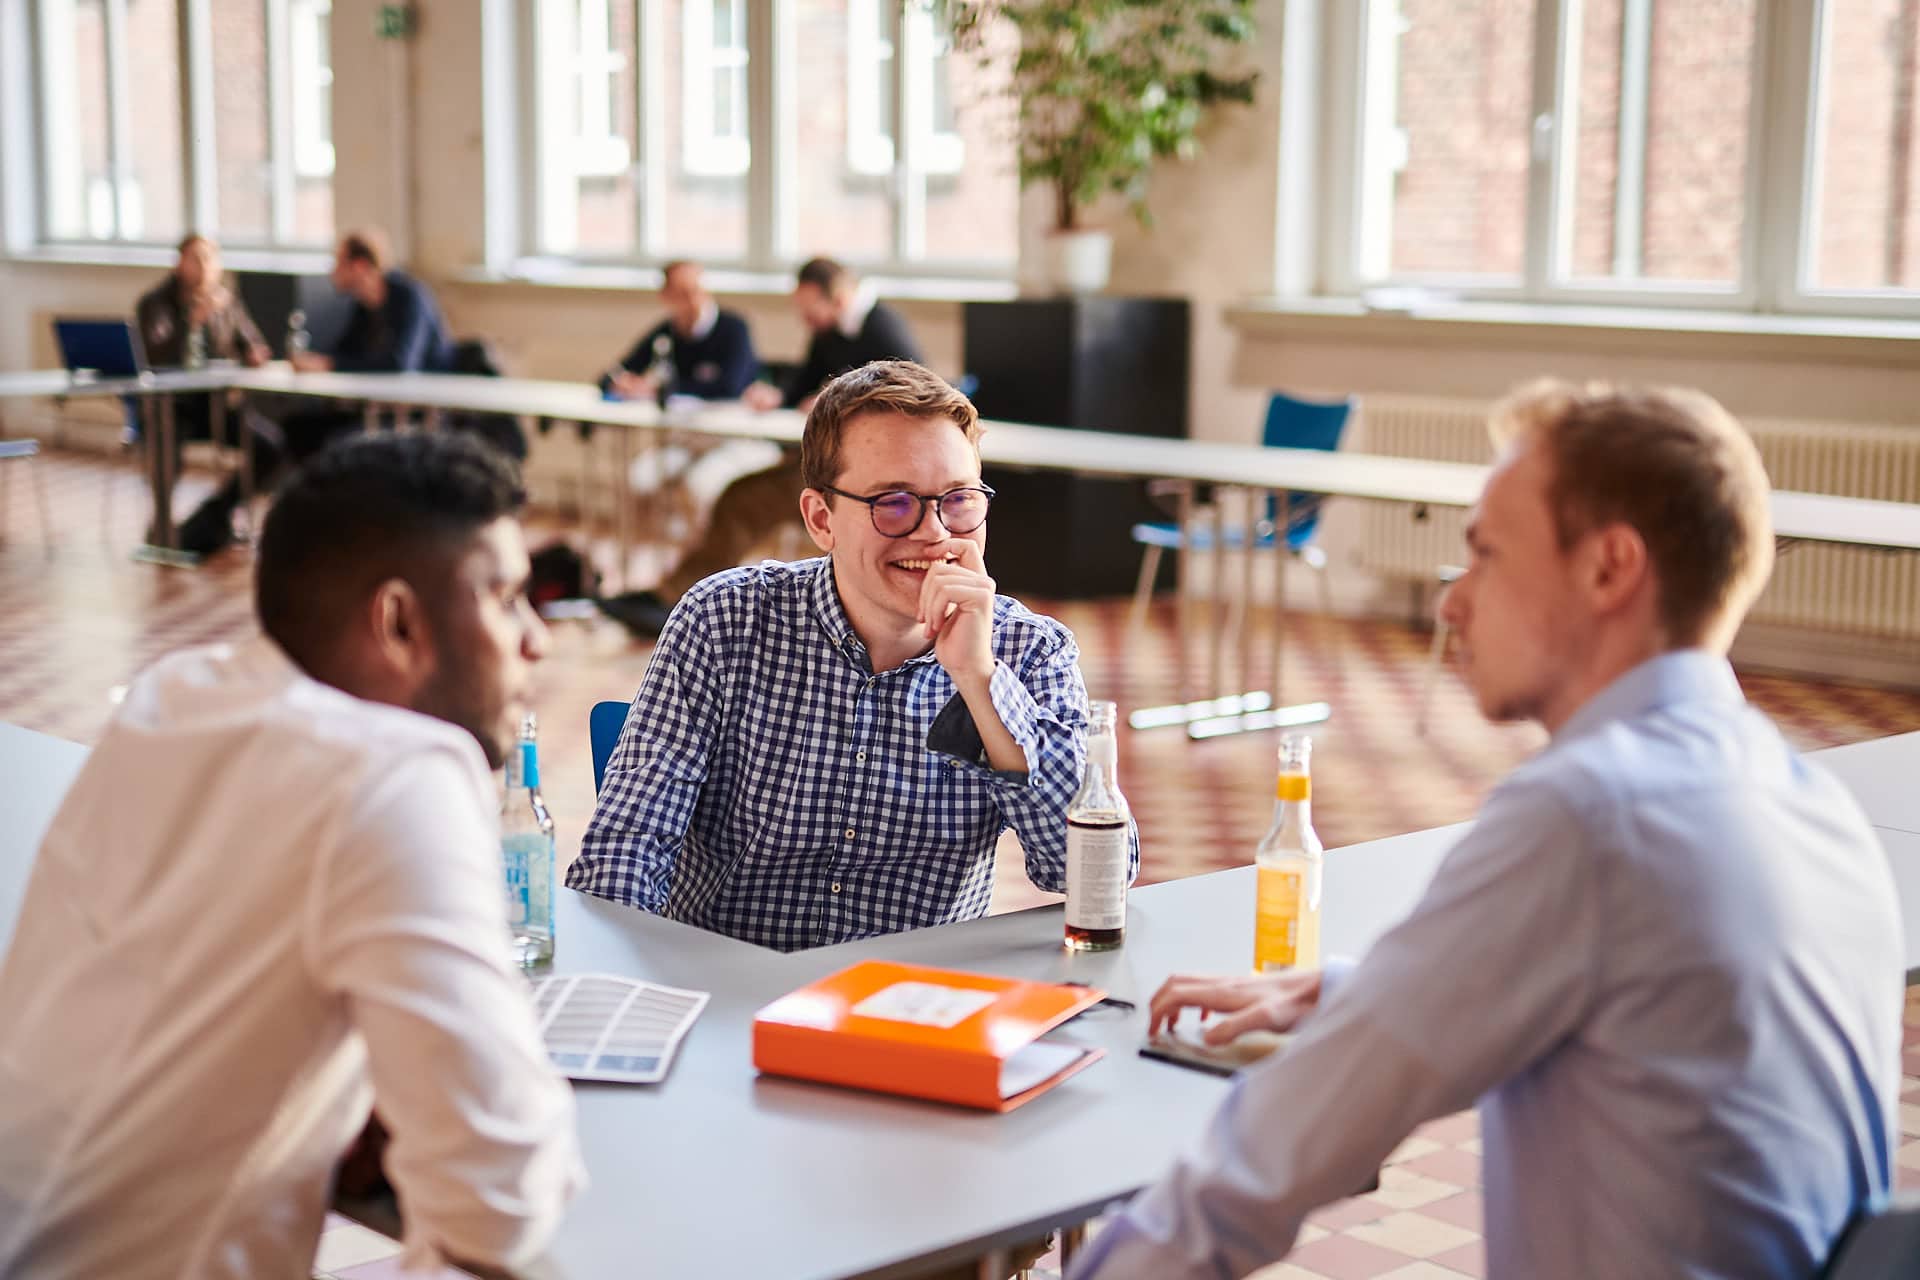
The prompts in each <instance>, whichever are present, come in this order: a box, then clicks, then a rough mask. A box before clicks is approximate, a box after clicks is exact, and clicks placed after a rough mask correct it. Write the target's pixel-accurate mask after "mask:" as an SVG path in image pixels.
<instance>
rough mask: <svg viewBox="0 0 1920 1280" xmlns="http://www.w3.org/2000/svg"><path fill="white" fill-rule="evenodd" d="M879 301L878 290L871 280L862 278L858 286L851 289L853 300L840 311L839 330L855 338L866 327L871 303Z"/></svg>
mask: <svg viewBox="0 0 1920 1280" xmlns="http://www.w3.org/2000/svg"><path fill="white" fill-rule="evenodd" d="M878 301H880V292H879V290H877V289H875V288H874V287H873V285H872V283H871V282H869V281H866V280H862V281H861V282H860V287H859V288H858V289H855V290H854V291H853V301H852V302H850V303H848V304H847V309H846V310H845V311H842V312H841V313H840V332H841V333H843V334H845V335H846V336H847V337H849V338H857V337H859V336H860V331H861V330H862V329H864V328H866V327H867V317H868V316H869V315H870V314H872V312H873V304H874V303H876V302H878Z"/></svg>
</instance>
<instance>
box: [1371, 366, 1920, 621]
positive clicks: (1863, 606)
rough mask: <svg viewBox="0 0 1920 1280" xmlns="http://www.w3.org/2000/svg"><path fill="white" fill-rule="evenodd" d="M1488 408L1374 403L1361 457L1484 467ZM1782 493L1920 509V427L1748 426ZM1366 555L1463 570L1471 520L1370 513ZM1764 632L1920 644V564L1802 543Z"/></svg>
mask: <svg viewBox="0 0 1920 1280" xmlns="http://www.w3.org/2000/svg"><path fill="white" fill-rule="evenodd" d="M1486 410H1487V406H1485V405H1484V404H1478V403H1473V402H1467V401H1458V400H1438V399H1429V398H1419V397H1396V396H1377V397H1375V396H1369V397H1367V398H1366V399H1364V400H1363V401H1362V403H1361V406H1360V415H1359V418H1358V419H1357V421H1356V423H1355V430H1354V432H1353V436H1352V444H1351V447H1352V448H1354V449H1356V450H1360V451H1364V452H1366V453H1383V454H1391V455H1395V456H1399V457H1416V458H1440V459H1445V460H1447V461H1453V462H1485V461H1487V460H1488V457H1489V453H1490V446H1489V445H1488V442H1487V428H1486ZM1745 425H1746V427H1747V429H1748V430H1749V431H1751V432H1752V433H1753V437H1754V440H1755V442H1756V443H1757V444H1758V445H1759V446H1760V455H1761V457H1762V458H1764V459H1765V460H1766V464H1767V474H1768V475H1769V476H1770V477H1771V478H1772V480H1773V484H1774V487H1776V488H1779V489H1798V490H1803V491H1806V492H1809V493H1832V494H1839V495H1842V496H1845V497H1856V498H1882V499H1886V500H1888V501H1893V502H1920V426H1915V427H1896V426H1868V425H1856V424H1844V423H1832V422H1810V421H1793V420H1788V419H1768V418H1750V419H1746V420H1745ZM1362 520H1363V530H1362V536H1361V539H1360V546H1359V549H1358V552H1357V556H1358V559H1359V561H1360V563H1361V564H1362V565H1363V566H1364V567H1366V568H1368V569H1372V570H1374V571H1376V572H1379V573H1383V574H1388V575H1392V576H1404V577H1410V578H1415V579H1418V580H1422V581H1430V580H1431V579H1432V575H1433V571H1434V568H1435V567H1436V566H1438V565H1442V564H1460V563H1463V560H1464V557H1465V555H1466V548H1465V544H1464V542H1463V541H1462V536H1461V535H1462V532H1463V530H1464V529H1465V527H1466V513H1465V512H1464V511H1458V510H1438V509H1435V510H1429V511H1420V510H1418V509H1415V510H1413V511H1412V512H1411V514H1410V513H1409V509H1408V508H1407V507H1404V506H1395V505H1389V504H1385V503H1377V504H1369V508H1368V510H1367V511H1366V512H1365V514H1364V516H1363V517H1362ZM1751 616H1752V618H1753V620H1754V621H1756V622H1766V623H1777V624H1781V625H1787V626H1796V627H1808V628H1814V629H1819V630H1824V631H1841V632H1849V633H1854V634H1865V635H1876V636H1890V637H1896V638H1907V639H1920V554H1916V553H1912V552H1888V551H1872V550H1867V549H1864V548H1855V547H1830V546H1821V545H1816V544H1811V543H1803V544H1800V545H1799V546H1796V547H1794V548H1792V549H1790V550H1788V551H1786V552H1785V553H1784V554H1783V555H1782V556H1781V557H1780V558H1779V560H1778V562H1777V563H1776V564H1775V566H1774V571H1773V578H1772V581H1771V582H1769V583H1768V585H1767V590H1766V592H1765V593H1764V594H1763V595H1762V596H1761V597H1760V600H1759V602H1758V603H1757V604H1756V605H1755V606H1754V609H1753V613H1752V615H1751Z"/></svg>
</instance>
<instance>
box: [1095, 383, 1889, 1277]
mask: <svg viewBox="0 0 1920 1280" xmlns="http://www.w3.org/2000/svg"><path fill="white" fill-rule="evenodd" d="M1493 425H1494V435H1495V438H1496V441H1497V443H1498V445H1499V456H1498V460H1497V461H1496V463H1495V465H1494V468H1493V471H1492V474H1491V475H1490V477H1489V479H1488V481H1487V485H1486V489H1485V491H1484V492H1483V493H1482V495H1481V497H1480V502H1479V505H1478V506H1477V507H1476V508H1475V510H1474V513H1473V517H1472V520H1471V523H1470V524H1469V526H1468V530H1467V547H1468V552H1469V556H1470V559H1469V563H1468V568H1467V572H1466V575H1465V576H1464V577H1463V578H1461V579H1460V581H1459V582H1458V583H1456V584H1455V585H1454V586H1453V587H1452V588H1451V589H1450V590H1449V591H1448V592H1447V595H1446V597H1445V598H1444V599H1443V601H1442V603H1441V605H1440V616H1441V617H1442V618H1443V619H1444V620H1445V621H1446V622H1447V623H1448V625H1450V626H1451V627H1453V628H1454V629H1455V631H1456V632H1457V634H1458V635H1459V638H1460V642H1461V654H1462V662H1463V665H1464V668H1465V672H1466V677H1467V682H1468V684H1469V685H1471V687H1472V689H1473V692H1474V695H1475V697H1476V698H1477V699H1478V701H1479V703H1480V708H1481V710H1482V711H1484V712H1485V713H1486V714H1487V716H1488V717H1489V718H1491V719H1494V720H1499V721H1515V720H1532V721H1536V722H1538V723H1540V724H1541V725H1543V726H1545V728H1546V729H1547V731H1548V732H1549V733H1550V734H1551V735H1552V741H1551V743H1550V744H1549V745H1548V747H1547V748H1546V750H1545V751H1543V752H1542V753H1541V754H1540V755H1539V756H1537V757H1536V758H1535V759H1533V760H1532V761H1530V762H1529V763H1527V764H1525V765H1523V766H1521V768H1520V769H1519V770H1518V771H1516V772H1515V773H1514V775H1513V776H1512V777H1510V778H1509V779H1507V781H1506V782H1504V783H1503V784H1501V785H1500V786H1499V787H1498V788H1496V789H1495V791H1494V793H1493V794H1492V795H1491V796H1490V797H1489V798H1488V800H1487V802H1486V804H1485V806H1484V807H1483V808H1482V809H1481V812H1480V816H1479V819H1478V821H1477V822H1476V823H1475V825H1474V827H1473V829H1472V830H1471V831H1470V832H1468V834H1466V835H1465V836H1463V837H1462V838H1461V839H1460V842H1459V843H1458V844H1457V845H1456V846H1455V847H1454V848H1453V850H1452V851H1451V852H1450V853H1449V854H1448V855H1447V858H1446V860H1445V861H1444V862H1443V863H1442V864H1441V866H1440V868H1439V870H1438V872H1437V873H1436V874H1435V876H1434V879H1433V883H1432V884H1431V885H1430V886H1429V888H1428V889H1427V892H1426V895H1425V897H1424V898H1422V900H1421V901H1420V903H1419V905H1418V906H1417V907H1415V908H1414V911H1413V913H1412V915H1411V916H1409V917H1408V918H1407V920H1406V921H1405V922H1403V923H1402V924H1401V925H1400V926H1399V927H1398V928H1396V929H1394V930H1392V931H1391V932H1389V933H1388V934H1387V935H1386V936H1385V937H1384V938H1382V939H1381V940H1380V941H1379V942H1378V943H1376V944H1375V945H1374V947H1373V949H1372V951H1371V952H1369V953H1368V954H1367V956H1366V957H1365V958H1364V959H1362V960H1361V961H1360V962H1359V964H1358V965H1357V966H1356V967H1353V968H1352V969H1351V970H1350V971H1346V972H1342V971H1341V970H1340V969H1339V968H1334V967H1329V969H1328V970H1327V971H1326V972H1325V973H1324V974H1322V973H1318V972H1308V973H1292V972H1283V973H1277V974H1267V975H1262V976H1257V977H1237V978H1218V979H1210V978H1198V977H1176V978H1174V979H1173V980H1171V981H1169V982H1168V983H1167V984H1166V986H1165V987H1163V988H1162V989H1161V990H1160V992H1159V993H1158V994H1157V995H1156V996H1155V997H1154V1001H1153V1006H1152V1013H1151V1019H1150V1021H1151V1023H1152V1025H1153V1026H1154V1027H1155V1028H1158V1027H1161V1026H1164V1025H1165V1024H1167V1023H1168V1022H1170V1021H1171V1020H1173V1019H1175V1018H1176V1017H1177V1016H1178V1015H1179V1014H1180V1012H1181V1011H1182V1010H1184V1009H1188V1008H1198V1009H1200V1010H1204V1011H1208V1012H1210V1013H1213V1014H1217V1015H1224V1016H1222V1017H1220V1018H1219V1019H1218V1021H1216V1022H1215V1023H1214V1024H1213V1027H1212V1029H1211V1031H1210V1032H1209V1033H1208V1034H1209V1038H1210V1039H1214V1040H1216V1041H1224V1040H1227V1039H1230V1038H1232V1037H1233V1036H1235V1035H1237V1034H1239V1033H1240V1032H1242V1031H1245V1030H1248V1029H1252V1028H1268V1029H1273V1030H1281V1031H1284V1030H1287V1029H1289V1028H1292V1027H1294V1026H1296V1025H1297V1026H1298V1028H1299V1035H1298V1036H1297V1037H1296V1038H1295V1039H1294V1041H1293V1042H1292V1043H1291V1044H1290V1045H1289V1046H1288V1047H1287V1049H1286V1050H1285V1051H1284V1053H1283V1054H1282V1055H1281V1056H1280V1057H1279V1058H1278V1059H1277V1060H1275V1061H1272V1062H1270V1063H1267V1064H1263V1066H1262V1067H1260V1068H1258V1069H1255V1070H1252V1071H1249V1072H1247V1073H1246V1074H1245V1075H1244V1076H1243V1077H1242V1078H1240V1079H1239V1080H1236V1081H1235V1083H1234V1086H1233V1090H1232V1092H1231V1093H1230V1094H1229V1095H1228V1098H1227V1101H1226V1102H1225V1104H1224V1105H1223V1106H1222V1108H1221V1110H1220V1112H1219V1114H1218V1115H1217V1116H1216V1117H1215V1119H1214V1121H1213V1123H1212V1125H1211V1127H1210V1128H1209V1130H1208V1132H1207V1134H1206V1137H1205V1141H1204V1143H1203V1145H1201V1146H1200V1148H1199V1149H1198V1151H1197V1152H1196V1154H1194V1155H1192V1156H1191V1157H1189V1158H1186V1159H1184V1160H1182V1161H1181V1162H1180V1163H1179V1164H1177V1165H1176V1166H1175V1167H1174V1169H1173V1170H1172V1172H1171V1173H1169V1174H1168V1175H1167V1176H1166V1177H1165V1178H1164V1179H1163V1180H1162V1181H1161V1182H1160V1183H1158V1184H1157V1185H1155V1186H1153V1187H1151V1188H1149V1189H1148V1190H1146V1191H1145V1192H1143V1193H1142V1194H1141V1195H1140V1196H1139V1198H1138V1199H1136V1200H1135V1201H1134V1202H1133V1203H1132V1204H1131V1205H1130V1206H1129V1207H1128V1208H1127V1209H1126V1210H1125V1211H1124V1212H1123V1213H1121V1214H1120V1215H1119V1216H1118V1217H1117V1218H1116V1219H1115V1220H1114V1222H1113V1223H1112V1225H1111V1226H1109V1227H1108V1228H1107V1230H1106V1231H1105V1232H1103V1233H1102V1234H1101V1236H1100V1237H1099V1238H1098V1239H1096V1240H1095V1241H1094V1243H1093V1246H1092V1248H1091V1249H1090V1250H1089V1251H1088V1253H1087V1254H1085V1255H1084V1256H1083V1258H1082V1260H1081V1261H1080V1262H1079V1263H1078V1264H1077V1265H1076V1266H1075V1267H1074V1268H1073V1269H1072V1271H1071V1273H1070V1274H1071V1275H1072V1277H1073V1280H1089V1278H1091V1277H1099V1280H1118V1278H1119V1277H1149V1276H1150V1277H1153V1278H1154V1280H1182V1278H1184V1277H1198V1276H1208V1277H1214V1276H1239V1275H1243V1274H1245V1273H1247V1272H1249V1271H1252V1270H1254V1269H1255V1268H1257V1267H1260V1266H1263V1265H1265V1264H1266V1263H1269V1262H1272V1261H1275V1260H1276V1259H1278V1258H1280V1257H1281V1256H1282V1255H1284V1254H1285V1253H1286V1252H1287V1251H1288V1250H1289V1249H1290V1248H1291V1247H1292V1245H1293V1242H1294V1240H1295V1238H1296V1235H1297V1233H1298V1231H1299V1229H1300V1224H1301V1221H1302V1219H1303V1218H1304V1217H1305V1216H1306V1214H1307V1213H1308V1212H1309V1211H1311V1210H1313V1209H1315V1208H1317V1207H1318V1206H1320V1205H1322V1204H1325V1203H1327V1202H1328V1201H1330V1200H1333V1199H1335V1198H1337V1197H1340V1196H1343V1195H1346V1194H1347V1193H1349V1192H1350V1191H1351V1190H1352V1189H1353V1188H1354V1187H1357V1186H1360V1185H1362V1184H1363V1183H1364V1182H1365V1180H1366V1179H1367V1178H1368V1176H1369V1175H1370V1174H1371V1173H1372V1172H1373V1171H1374V1170H1375V1169H1376V1168H1378V1167H1379V1164H1380V1162H1381V1161H1382V1160H1383V1159H1384V1158H1385V1157H1386V1156H1387V1155H1388V1153H1389V1152H1391V1151H1392V1150H1393V1148H1394V1147H1395V1146H1396V1145H1397V1144H1398V1143H1399V1142H1400V1141H1401V1140H1402V1139H1404V1138H1405V1137H1406V1136H1407V1135H1408V1134H1409V1133H1410V1132H1412V1131H1413V1130H1414V1128H1415V1127H1416V1126H1417V1125H1419V1124H1421V1123H1422V1122H1424V1121H1427V1120H1431V1119H1433V1118H1435V1117H1438V1116H1442V1115H1446V1114H1448V1113H1449V1112H1452V1111H1454V1110H1457V1109H1458V1108H1460V1107H1463V1106H1466V1105H1468V1104H1470V1103H1472V1102H1473V1101H1474V1100H1475V1099H1478V1100H1479V1105H1480V1114H1481V1136H1482V1141H1483V1143H1484V1144H1485V1145H1484V1153H1483V1162H1484V1163H1483V1166H1482V1167H1483V1172H1484V1177H1485V1190H1484V1197H1485V1203H1486V1249H1487V1275H1488V1276H1489V1277H1490V1278H1491V1280H1546V1278H1548V1277H1561V1276H1582V1277H1598V1278H1599V1280H1609V1278H1611V1277H1620V1278H1621V1280H1642V1278H1644V1277H1648V1276H1690V1277H1702V1278H1704V1277H1708V1276H1727V1277H1732V1276H1739V1277H1743V1280H1811V1278H1812V1277H1813V1276H1815V1275H1816V1274H1817V1273H1818V1272H1819V1271H1820V1270H1821V1267H1822V1265H1823V1263H1824V1261H1825V1259H1826V1257H1827V1254H1828V1252H1829V1250H1830V1249H1831V1247H1832V1245H1833V1242H1834V1239H1835V1237H1836V1236H1837V1235H1838V1234H1839V1233H1840V1231H1841V1229H1842V1228H1843V1227H1845V1226H1846V1225H1847V1223H1848V1221H1849V1220H1850V1219H1851V1218H1852V1217H1853V1216H1854V1215H1855V1214H1856V1213H1857V1212H1859V1211H1861V1210H1863V1209H1866V1208H1868V1207H1869V1206H1871V1205H1873V1204H1875V1203H1876V1202H1877V1201H1878V1200H1880V1199H1881V1198H1882V1197H1883V1196H1884V1195H1885V1194H1886V1193H1887V1191H1888V1187H1889V1180H1890V1176H1891V1172H1892V1170H1891V1163H1892V1152H1893V1148H1894V1146H1895V1145H1896V1144H1897V1143H1898V1141H1899V1137H1898V1135H1899V1133H1900V1130H1899V1128H1898V1117H1897V1107H1896V1104H1897V1101H1898V1092H1899V1087H1900V1054H1901V1034H1902V1033H1901V1005H1902V997H1903V970H1904V963H1903V960H1902V941H1901V939H1902V930H1901V924H1900V918H1899V907H1898V899H1897V897H1896V895H1895V891H1894V885H1893V881H1892V878H1891V875H1890V873H1889V870H1888V867H1887V862H1886V857H1885V854H1884V853H1883V852H1882V851H1881V849H1880V846H1879V844H1878V842H1877V841H1876V840H1875V838H1874V835H1873V833H1872V830H1871V829H1870V828H1869V827H1868V825H1867V822H1866V819H1865V818H1864V817H1863V816H1862V815H1861V813H1860V810H1859V808H1858V806H1857V805H1856V804H1855V803H1854V801H1853V799H1852V798H1851V796H1849V795H1848V793H1847V791H1846V790H1845V788H1843V787H1842V786H1841V785H1840V784H1839V783H1838V782H1836V781H1835V780H1834V779H1833V778H1832V777H1830V776H1829V775H1828V774H1827V773H1826V772H1825V771H1823V770H1821V769H1819V768H1818V767H1816V766H1814V765H1812V764H1810V763H1809V762H1807V761H1806V760H1803V759H1802V758H1800V756H1799V755H1798V754H1796V753H1795V752H1794V751H1793V749H1792V748H1791V747H1789V746H1788V744H1787V743H1786V742H1785V741H1784V740H1783V739H1782V738H1781V736H1780V734H1779V732H1778V730H1776V729H1775V728H1774V726H1773V725H1772V724H1771V723H1770V722H1769V721H1767V720H1766V719H1765V718H1764V717H1763V716H1761V715H1760V714H1759V713H1758V712H1756V711H1754V710H1753V709H1752V708H1750V707H1749V706H1748V705H1747V703H1746V700H1745V698H1744V697H1743V696H1742V694H1741V692H1740V686H1739V684H1738V682H1737V681H1736V680H1735V678H1734V674H1733V671H1732V669H1731V668H1730V667H1729V666H1728V665H1727V660H1726V652H1727V648H1728V645H1729V644H1730V643H1731V642H1732V639H1733V636H1734V632H1735V631H1736V630H1737V629H1738V627H1739V625H1740V621H1741V619H1742V618H1743V617H1744V616H1745V614H1746V611H1747V609H1748V607H1749V606H1750V605H1751V604H1752V602H1753V600H1754V598H1755V597H1756V596H1757V595H1758V594H1759V592H1760V590H1761V588H1762V586H1764V585H1765V583H1766V580H1767V576H1768V573H1769V572H1770V571H1771V568H1772V564H1773V534H1772V525H1771V519H1770V514H1769V499H1768V490H1767V478H1766V473H1765V471H1764V470H1762V468H1761V464H1760V458H1759V455H1758V453H1757V452H1756V451H1755V449H1754V446H1753V443H1752V441H1751V440H1750V439H1749V438H1748V437H1747V435H1746V433H1745V432H1744V431H1743V430H1742V429H1741V428H1740V426H1739V424H1738V423H1736V422H1735V421H1734V420H1733V419H1732V418H1731V417H1730V416H1728V414H1727V413H1726V412H1725V410H1723V409H1721V408H1720V406H1719V405H1717V404H1715V403H1714V402H1713V401H1712V400H1710V399H1708V398H1707V397H1706V396H1704V395H1701V394H1699V393H1697V392H1690V391H1648V390H1631V389H1613V388H1609V387H1605V386H1589V387H1574V386H1570V385H1567V384H1564V383H1548V384H1543V385H1539V386H1536V387H1533V388H1530V389H1528V390H1526V391H1524V392H1523V393H1521V394H1520V395H1519V396H1518V397H1517V398H1515V399H1514V400H1512V401H1510V402H1509V403H1508V404H1506V405H1505V406H1504V407H1503V408H1501V409H1500V410H1498V411H1497V412H1496V414H1495V415H1494V419H1493ZM1332 856H1333V857H1336V858H1337V857H1338V856H1339V855H1338V854H1335V855H1332Z"/></svg>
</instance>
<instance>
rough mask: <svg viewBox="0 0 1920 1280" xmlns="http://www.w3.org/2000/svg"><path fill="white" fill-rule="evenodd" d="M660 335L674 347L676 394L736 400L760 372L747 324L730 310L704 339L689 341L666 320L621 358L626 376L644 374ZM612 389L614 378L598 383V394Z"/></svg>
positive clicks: (718, 317) (716, 318)
mask: <svg viewBox="0 0 1920 1280" xmlns="http://www.w3.org/2000/svg"><path fill="white" fill-rule="evenodd" d="M661 334H665V335H666V336H667V337H668V339H670V340H671V341H672V343H673V386H671V387H670V388H668V390H669V391H670V392H672V393H673V394H675V395H683V396H699V397H700V398H701V399H702V400H738V399H739V398H740V393H741V392H743V391H745V390H746V389H747V387H748V386H750V385H751V384H752V382H753V378H754V375H755V374H757V373H759V372H760V359H759V357H758V356H756V355H754V353H753V337H752V335H751V334H749V333H748V332H747V322H746V321H745V320H743V319H741V318H740V317H739V316H737V315H735V314H734V313H733V312H731V311H721V312H720V314H719V315H718V316H716V317H714V321H713V328H711V329H709V330H707V333H706V336H705V337H701V338H689V337H686V336H685V335H684V334H682V333H680V332H679V331H678V330H676V329H675V328H674V327H673V321H672V320H670V319H668V320H662V321H661V322H660V323H659V324H657V325H655V326H654V327H653V328H651V329H649V330H647V332H646V333H645V334H643V335H641V338H640V340H639V341H638V342H636V343H634V344H633V350H631V351H629V352H627V354H626V355H624V356H622V357H621V358H620V367H621V368H622V369H625V370H626V371H627V372H628V373H645V372H646V371H647V368H648V366H650V365H651V364H652V363H653V343H654V339H656V338H658V337H659V336H660V335H661ZM612 387H613V374H612V373H611V372H609V373H608V374H607V375H606V376H604V377H602V378H601V379H600V390H601V391H602V392H603V393H604V392H606V391H609V390H611V389H612Z"/></svg>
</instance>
